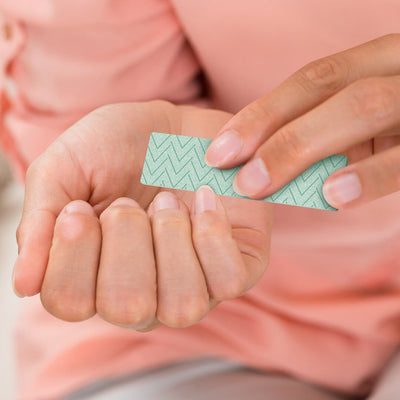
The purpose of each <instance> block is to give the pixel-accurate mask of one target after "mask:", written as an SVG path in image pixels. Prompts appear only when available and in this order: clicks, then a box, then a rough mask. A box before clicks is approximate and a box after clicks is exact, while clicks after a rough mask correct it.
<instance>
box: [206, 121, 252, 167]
mask: <svg viewBox="0 0 400 400" xmlns="http://www.w3.org/2000/svg"><path fill="white" fill-rule="evenodd" d="M243 145H244V142H243V139H242V138H241V135H240V134H239V132H238V131H236V130H234V129H228V130H225V131H224V132H223V133H222V134H218V135H217V137H216V138H215V139H214V140H213V141H212V142H211V144H210V146H209V147H208V149H207V151H206V154H205V157H204V160H205V163H206V164H207V165H208V166H209V167H218V168H219V167H223V166H225V165H227V164H228V163H230V162H233V161H234V160H235V159H236V158H237V157H238V156H239V154H240V153H241V151H242V148H243Z"/></svg>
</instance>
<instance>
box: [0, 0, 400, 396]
mask: <svg viewBox="0 0 400 400" xmlns="http://www.w3.org/2000/svg"><path fill="white" fill-rule="evenodd" d="M350 3H351V4H350ZM0 10H1V25H0V28H1V31H0V32H1V34H2V36H1V38H0V57H1V68H0V83H1V85H0V87H1V88H2V94H1V105H0V107H1V121H0V124H1V125H0V140H1V143H2V145H3V147H4V148H5V150H6V151H7V154H8V155H9V157H10V159H12V161H13V165H14V168H15V172H16V174H17V176H18V177H19V178H20V179H21V180H23V176H24V172H25V169H26V167H27V165H28V164H29V163H30V162H31V161H32V160H33V159H34V158H35V157H37V155H38V154H39V153H40V152H42V151H43V150H44V149H45V148H46V146H47V145H48V144H49V143H51V141H53V140H54V139H55V138H56V137H57V135H59V134H60V133H61V132H62V131H63V130H64V129H66V128H67V127H68V126H69V125H71V124H73V123H74V122H75V121H76V120H77V119H78V118H80V117H81V116H83V115H84V114H86V113H88V112H89V111H91V110H92V109H94V108H96V107H98V106H100V105H102V104H107V103H113V102H119V101H143V100H149V99H155V98H163V99H167V100H170V101H172V102H175V103H193V102H196V100H197V99H198V98H199V96H200V95H201V93H202V86H201V80H200V79H199V78H198V74H199V72H200V71H201V70H202V71H204V73H205V76H206V78H207V80H208V82H209V84H210V88H211V90H210V96H211V98H210V100H211V101H212V102H214V104H215V106H216V107H219V108H221V109H226V110H229V111H232V112H235V111H237V110H239V109H240V108H241V107H243V106H245V105H246V104H247V103H249V102H250V101H252V100H253V99H255V98H256V97H258V96H261V95H263V94H265V93H267V92H268V91H269V90H270V89H272V88H273V87H274V86H276V85H277V84H278V83H280V82H281V81H282V80H283V79H284V78H285V77H287V76H288V75H289V74H291V73H292V72H294V71H295V70H296V69H298V68H300V67H301V66H302V65H304V64H305V63H307V62H309V61H311V60H313V59H316V58H319V57H321V56H324V55H328V54H331V53H333V52H337V51H340V50H343V49H345V48H349V47H351V46H353V45H356V44H359V43H362V42H365V41H368V40H370V39H373V38H376V37H378V36H381V35H384V34H387V33H391V32H394V31H396V30H398V27H399V15H400V2H399V1H398V0H352V1H351V2H348V1H346V0H335V1H330V2H321V1H320V0H300V1H299V0H250V1H246V2H245V1H239V0H218V1H213V2H209V3H208V4H207V6H206V7H205V6H204V2H203V1H201V0H171V1H168V0H146V1H145V2H144V1H142V2H140V1H132V0H112V1H111V0H36V1H35V7H32V2H31V1H29V0H13V1H9V0H0ZM275 212H276V214H275V226H274V231H273V238H272V253H271V263H270V267H269V269H268V271H267V272H266V273H265V275H264V277H263V278H262V280H261V281H260V282H259V283H258V284H257V285H256V286H255V287H254V288H252V289H251V290H250V291H249V292H248V293H247V294H245V295H244V296H242V297H240V298H238V299H235V300H232V301H226V302H224V303H222V304H220V305H219V306H218V307H217V308H215V309H214V310H213V311H211V312H210V314H209V315H208V316H207V317H206V318H204V319H203V320H202V321H201V322H200V323H198V324H197V325H195V326H192V327H189V328H185V329H171V328H168V327H165V326H162V327H160V328H159V329H157V330H155V331H152V332H149V333H140V332H135V331H130V330H124V329H121V328H118V327H115V326H112V325H109V324H107V323H106V322H103V321H102V320H101V319H100V318H98V317H94V318H92V319H90V320H88V321H85V322H82V323H74V324H72V323H66V322H62V321H59V320H56V319H55V318H54V317H52V316H51V315H49V314H48V313H47V312H45V311H44V309H43V308H42V307H41V305H40V301H39V298H38V296H36V297H35V298H32V299H31V300H30V301H29V302H28V304H27V306H26V307H25V310H24V312H23V315H22V316H21V318H20V321H19V324H18V327H17V331H16V341H17V349H18V352H17V362H18V373H19V379H18V382H19V387H18V391H19V395H18V396H19V397H18V398H19V399H30V400H32V399H33V400H34V399H43V398H54V397H57V396H60V395H63V394H65V393H67V392H68V391H71V390H73V389H75V388H77V387H79V386H80V385H84V384H87V383H89V382H93V381H94V380H97V379H101V378H102V377H106V376H114V375H119V374H124V373H127V372H131V371H136V370H140V369H143V368H146V367H150V366H155V365H158V364H160V363H164V362H168V361H171V360H177V359H182V358H186V357H193V356H201V355H207V354H213V355H219V356H221V357H227V358H231V359H235V360H239V361H241V362H243V363H245V364H248V365H251V366H254V367H257V368H261V369H265V370H277V371H283V372H285V373H288V374H292V375H295V376H297V377H299V378H301V379H304V380H307V381H311V382H314V383H317V384H320V385H324V386H327V387H330V388H334V389H337V390H340V391H343V392H347V393H351V394H363V393H366V392H367V391H368V390H369V389H370V388H371V384H372V382H373V380H374V378H375V377H376V375H377V374H378V373H379V372H380V371H381V369H382V367H383V366H384V365H385V363H386V362H387V360H388V359H389V358H390V357H391V355H392V354H393V353H394V351H395V350H396V349H397V347H398V344H399V342H400V312H399V310H400V261H399V260H400V217H399V215H400V193H395V194H392V195H390V196H386V197H384V198H382V199H380V200H377V201H374V202H372V203H370V204H367V205H364V206H362V207H358V208H357V209H354V210H351V211H350V210H347V211H340V212H336V213H331V212H325V211H318V210H312V209H306V208H299V207H290V206H284V205H276V206H275Z"/></svg>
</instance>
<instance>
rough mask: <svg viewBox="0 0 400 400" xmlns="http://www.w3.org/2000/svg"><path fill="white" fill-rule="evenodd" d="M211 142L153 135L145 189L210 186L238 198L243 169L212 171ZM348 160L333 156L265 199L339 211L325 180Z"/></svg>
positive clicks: (146, 170)
mask: <svg viewBox="0 0 400 400" xmlns="http://www.w3.org/2000/svg"><path fill="white" fill-rule="evenodd" d="M211 141H212V139H204V138H199V137H192V136H182V135H172V134H166V133H159V132H153V133H152V134H151V136H150V141H149V145H148V148H147V152H146V157H145V161H144V166H143V171H142V176H141V179H140V182H141V183H143V184H144V185H151V186H159V187H164V188H170V189H180V190H190V191H196V190H197V189H198V188H199V187H200V186H201V185H208V186H210V187H211V188H212V189H213V190H214V192H215V193H216V194H218V195H222V196H231V197H239V198H243V199H249V197H246V196H240V195H239V194H237V193H236V192H235V191H234V190H233V188H232V182H233V178H234V177H235V175H236V174H237V172H238V171H239V170H240V168H242V167H243V166H242V165H241V166H238V167H236V168H230V169H218V168H212V167H209V166H208V165H207V164H206V163H205V161H204V155H205V153H206V150H207V148H208V146H209V145H210V143H211ZM347 162H348V158H347V157H346V156H343V155H339V154H333V155H331V156H329V157H327V158H324V159H323V160H320V161H318V162H316V163H315V164H313V165H311V167H309V168H308V169H307V170H306V171H304V172H303V173H302V174H300V175H299V176H298V177H296V178H295V179H293V180H292V181H291V182H289V183H288V184H287V185H285V186H284V187H282V188H281V189H279V190H278V191H276V192H275V193H273V194H272V195H271V196H268V197H266V198H264V199H260V200H254V199H251V200H253V201H267V202H271V203H279V204H287V205H290V206H300V207H308V208H316V209H320V210H330V211H337V209H336V208H333V207H332V206H330V205H329V204H328V203H327V202H326V200H325V199H324V196H323V194H322V185H323V183H324V181H325V179H326V178H327V177H328V176H329V175H330V174H332V173H333V172H335V171H336V170H338V169H340V168H343V167H345V166H346V165H347Z"/></svg>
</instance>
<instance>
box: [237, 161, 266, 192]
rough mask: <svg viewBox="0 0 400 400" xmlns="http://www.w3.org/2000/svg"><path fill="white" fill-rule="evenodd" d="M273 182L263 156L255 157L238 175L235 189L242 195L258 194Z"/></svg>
mask: <svg viewBox="0 0 400 400" xmlns="http://www.w3.org/2000/svg"><path fill="white" fill-rule="evenodd" d="M270 183H271V179H270V177H269V173H268V171H267V168H266V167H265V164H264V162H263V160H261V158H255V159H253V160H251V161H249V163H247V164H246V165H245V166H244V167H243V168H242V169H241V170H240V171H239V172H238V174H237V175H236V177H235V179H234V181H233V190H234V191H235V192H236V193H237V194H239V195H241V196H247V197H251V196H256V195H258V193H261V192H263V191H264V190H265V189H266V188H267V187H268V186H269V185H270Z"/></svg>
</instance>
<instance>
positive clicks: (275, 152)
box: [233, 76, 400, 198]
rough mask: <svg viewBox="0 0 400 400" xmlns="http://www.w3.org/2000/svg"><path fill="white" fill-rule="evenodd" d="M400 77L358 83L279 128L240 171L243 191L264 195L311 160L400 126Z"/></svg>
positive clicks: (239, 185) (236, 183) (239, 187)
mask: <svg viewBox="0 0 400 400" xmlns="http://www.w3.org/2000/svg"><path fill="white" fill-rule="evenodd" d="M399 93H400V76H394V77H385V78H368V79H364V80H361V81H357V82H355V83H353V84H352V85H350V86H348V87H347V88H346V89H344V90H342V91H341V92H339V93H338V94H336V95H335V96H333V97H331V98H330V99H329V100H327V101H326V102H324V103H322V104H321V105H319V106H318V107H316V108H314V109H313V110H311V111H310V112H308V113H306V114H304V115H303V116H302V117H300V118H298V119H296V120H294V121H292V122H290V123H289V124H287V125H286V126H284V127H283V128H281V129H279V130H278V131H277V132H276V133H275V134H274V135H273V136H272V137H271V138H270V139H269V140H267V141H266V142H265V143H264V144H263V145H262V146H261V147H260V148H259V149H258V150H257V152H256V153H255V155H254V157H253V158H252V159H251V160H250V161H249V162H248V163H247V164H245V166H244V167H243V168H242V169H241V170H240V171H239V172H238V174H237V175H236V177H235V179H234V182H233V187H234V189H235V191H236V192H237V193H239V194H241V195H244V196H248V197H253V198H264V197H267V196H269V195H271V194H272V193H274V192H276V191H277V190H278V189H280V188H281V187H282V186H284V185H285V184H287V183H288V182H289V181H290V180H292V179H294V178H295V177H296V176H298V175H299V174H300V173H301V172H303V171H304V170H305V169H306V168H308V167H310V166H311V165H312V164H313V163H315V162H317V161H319V160H321V159H323V158H325V157H327V156H329V155H331V154H335V153H339V154H340V152H342V151H344V150H346V149H348V148H349V147H351V146H354V145H356V144H357V143H360V142H364V141H366V140H369V139H371V138H373V137H374V136H376V135H377V134H378V133H379V132H381V131H385V130H387V129H390V128H393V127H395V126H398V125H399V124H400V112H399V110H400V96H399Z"/></svg>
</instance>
